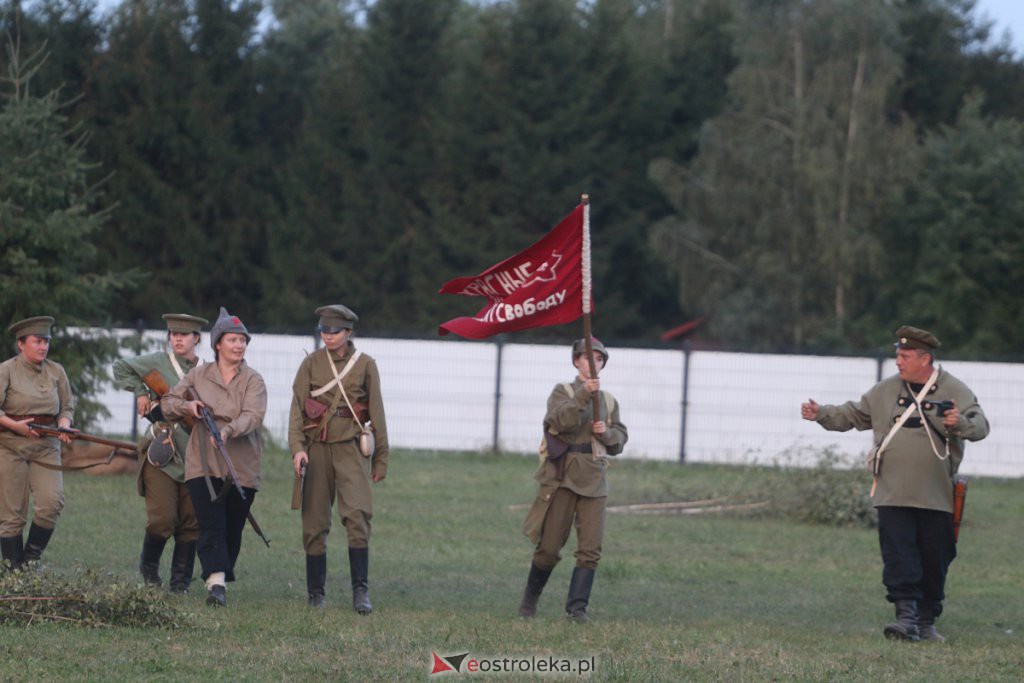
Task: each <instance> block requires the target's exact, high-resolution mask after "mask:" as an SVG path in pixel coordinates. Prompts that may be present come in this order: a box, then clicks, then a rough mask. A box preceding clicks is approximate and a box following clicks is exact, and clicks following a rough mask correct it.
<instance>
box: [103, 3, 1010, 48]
mask: <svg viewBox="0 0 1024 683" xmlns="http://www.w3.org/2000/svg"><path fill="white" fill-rule="evenodd" d="M975 1H976V5H975V7H976V9H975V14H976V16H977V17H979V18H981V17H983V16H987V17H988V18H989V19H992V20H993V21H994V22H995V30H994V31H993V38H994V39H995V42H999V41H1000V40H1002V36H1003V31H1004V30H1006V29H1009V30H1010V32H1011V33H1012V34H1013V47H1014V49H1015V52H1016V53H1017V56H1018V57H1021V56H1024V0H975ZM97 2H98V5H99V7H100V9H107V8H109V7H114V6H116V5H117V3H118V0H97ZM264 4H269V3H268V2H265V3H264Z"/></svg>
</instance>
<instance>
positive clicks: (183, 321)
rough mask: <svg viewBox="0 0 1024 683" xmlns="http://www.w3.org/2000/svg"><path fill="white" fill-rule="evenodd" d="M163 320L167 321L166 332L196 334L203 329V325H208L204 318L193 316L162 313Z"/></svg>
mask: <svg viewBox="0 0 1024 683" xmlns="http://www.w3.org/2000/svg"><path fill="white" fill-rule="evenodd" d="M162 317H163V319H164V320H166V321H167V331H168V332H183V333H186V334H187V333H189V332H193V333H196V334H198V333H199V331H200V330H202V329H203V325H209V324H210V321H209V320H207V319H206V318H199V317H197V316H194V315H187V314H185V313H164V314H163V316H162Z"/></svg>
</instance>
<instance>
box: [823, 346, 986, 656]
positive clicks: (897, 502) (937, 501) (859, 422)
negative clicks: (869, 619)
mask: <svg viewBox="0 0 1024 683" xmlns="http://www.w3.org/2000/svg"><path fill="white" fill-rule="evenodd" d="M896 336H897V339H898V341H897V343H896V345H897V347H898V348H902V349H919V350H923V351H926V352H928V353H933V352H934V349H936V348H938V347H939V342H938V340H937V339H936V338H935V337H934V335H932V334H931V333H928V332H926V331H924V330H919V329H917V328H913V327H909V326H904V327H901V328H900V329H898V330H897V331H896ZM933 357H934V356H933ZM923 387H924V383H921V384H915V383H908V382H904V381H903V380H902V379H901V378H900V376H899V375H894V376H892V377H888V378H886V379H883V380H882V381H881V382H879V383H878V384H876V385H875V386H874V387H872V388H871V389H869V390H868V392H867V393H865V394H864V395H863V396H862V397H861V399H860V400H859V401H848V402H847V403H845V404H843V405H839V406H828V405H825V406H820V407H819V408H818V412H817V416H816V418H815V419H816V421H817V422H818V424H820V425H821V426H822V427H824V428H825V429H828V430H832V431H847V430H849V429H858V430H867V429H871V430H872V431H873V432H874V437H875V443H876V444H880V443H881V442H882V441H883V439H885V437H886V435H887V434H889V431H890V429H892V427H893V425H894V424H895V423H896V422H897V421H898V420H899V419H900V417H901V416H902V415H903V413H904V411H906V410H907V408H908V407H909V406H912V405H914V401H915V398H916V397H917V395H918V393H919V392H920V391H921V390H922V389H923ZM945 400H953V401H955V403H956V407H957V409H958V410H959V412H960V417H959V420H958V422H957V424H956V426H955V427H953V428H950V429H947V428H946V427H945V426H944V425H943V422H942V417H941V416H940V415H939V409H940V405H941V402H942V401H945ZM920 408H921V411H920V412H918V411H917V409H915V412H914V413H913V416H912V417H910V418H909V419H908V420H907V421H906V422H905V423H904V424H903V425H902V427H900V428H899V429H898V430H897V431H896V432H895V433H894V434H893V436H892V438H891V439H890V440H889V443H888V445H887V446H886V448H885V449H884V451H883V453H882V462H881V470H880V472H879V474H878V477H877V488H876V491H875V496H874V505H875V508H876V509H877V511H878V533H879V545H880V547H881V551H882V560H883V565H884V567H883V572H882V581H883V583H884V584H885V587H886V592H887V599H888V600H889V601H890V602H892V603H894V604H895V605H896V609H897V622H896V623H895V624H892V625H890V626H889V627H887V628H886V635H888V636H890V637H901V638H902V637H908V638H909V639H914V638H915V637H916V635H918V634H920V635H922V636H923V637H926V638H927V637H928V636H929V634H934V637H933V638H932V639H936V640H937V639H941V636H938V635H937V634H935V632H934V621H935V619H936V618H937V617H938V616H939V615H940V614H941V613H942V601H943V599H944V598H945V591H944V589H945V582H946V573H947V571H948V569H949V565H950V563H951V562H952V561H953V558H954V557H956V545H955V544H954V541H953V516H952V513H953V477H954V475H955V474H956V472H957V470H958V469H959V467H960V462H961V461H962V460H963V457H964V445H965V443H966V442H967V441H979V440H981V439H983V438H985V437H986V436H987V435H988V432H989V424H988V420H987V419H986V418H985V413H984V412H983V411H982V409H981V406H980V405H978V400H977V398H976V397H975V395H974V393H973V392H972V391H971V390H970V389H969V388H968V387H967V386H966V385H965V384H964V383H963V382H961V381H960V380H958V379H957V378H956V377H954V376H952V375H951V374H949V373H948V372H946V371H945V370H942V369H941V368H940V369H939V371H938V374H937V377H936V379H935V381H934V382H933V383H931V384H930V387H929V389H928V391H927V393H926V394H925V395H924V398H923V399H922V400H921V404H920ZM922 412H923V414H921V413H922ZM926 425H927V426H926ZM901 624H902V625H901ZM911 624H913V625H915V626H918V627H919V628H918V629H914V628H909V626H910V625H911Z"/></svg>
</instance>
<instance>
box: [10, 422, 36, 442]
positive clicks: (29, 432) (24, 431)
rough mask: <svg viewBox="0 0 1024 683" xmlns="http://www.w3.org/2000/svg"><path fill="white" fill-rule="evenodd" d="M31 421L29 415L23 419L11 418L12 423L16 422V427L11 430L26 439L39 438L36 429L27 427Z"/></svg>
mask: <svg viewBox="0 0 1024 683" xmlns="http://www.w3.org/2000/svg"><path fill="white" fill-rule="evenodd" d="M31 421H32V418H30V417H29V418H26V419H24V420H13V422H14V424H16V425H17V427H15V428H14V429H12V430H11V431H13V432H14V433H15V434H17V435H18V436H24V437H25V438H27V439H38V438H39V432H37V431H35V430H33V429H29V427H28V423H29V422H31Z"/></svg>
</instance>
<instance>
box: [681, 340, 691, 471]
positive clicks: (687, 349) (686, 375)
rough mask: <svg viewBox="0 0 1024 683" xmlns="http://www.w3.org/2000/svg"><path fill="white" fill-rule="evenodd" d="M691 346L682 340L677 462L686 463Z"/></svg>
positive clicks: (688, 342)
mask: <svg viewBox="0 0 1024 683" xmlns="http://www.w3.org/2000/svg"><path fill="white" fill-rule="evenodd" d="M692 349H693V344H691V343H690V340H689V339H685V340H683V405H682V410H681V411H680V417H679V462H686V412H687V410H688V409H689V407H690V353H691V351H692Z"/></svg>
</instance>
